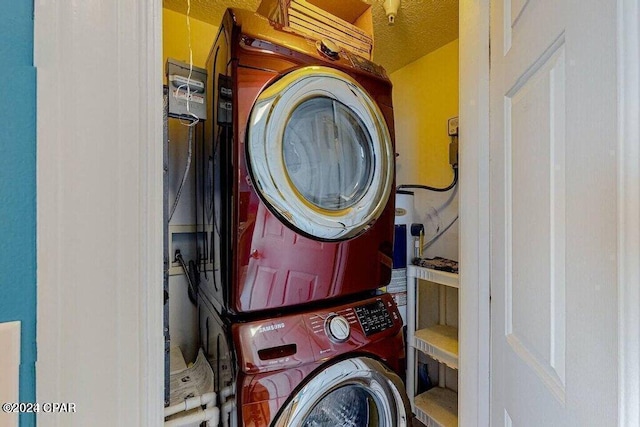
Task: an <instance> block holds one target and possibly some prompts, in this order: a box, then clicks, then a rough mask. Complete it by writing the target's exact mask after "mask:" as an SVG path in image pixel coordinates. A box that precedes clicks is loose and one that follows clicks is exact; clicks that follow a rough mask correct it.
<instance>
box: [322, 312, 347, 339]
mask: <svg viewBox="0 0 640 427" xmlns="http://www.w3.org/2000/svg"><path fill="white" fill-rule="evenodd" d="M325 330H326V332H327V335H328V336H329V339H330V340H331V341H334V342H345V341H346V340H347V339H348V338H349V333H350V332H351V327H350V326H349V321H348V320H347V319H346V318H345V317H344V316H340V315H337V314H334V315H332V316H329V317H328V318H327V320H326V321H325Z"/></svg>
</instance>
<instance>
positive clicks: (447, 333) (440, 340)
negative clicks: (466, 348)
mask: <svg viewBox="0 0 640 427" xmlns="http://www.w3.org/2000/svg"><path fill="white" fill-rule="evenodd" d="M414 348H415V349H416V350H420V351H421V352H423V353H424V354H426V355H427V356H431V357H432V358H434V359H436V360H437V361H439V362H442V363H444V364H445V365H447V366H448V367H450V368H452V369H458V329H457V328H454V327H452V326H445V325H435V326H431V327H429V328H425V329H420V330H418V331H415V333H414Z"/></svg>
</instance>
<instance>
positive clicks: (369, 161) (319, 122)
mask: <svg viewBox="0 0 640 427" xmlns="http://www.w3.org/2000/svg"><path fill="white" fill-rule="evenodd" d="M283 152H284V163H285V167H286V169H287V173H288V175H289V178H290V179H291V181H292V183H293V185H294V187H295V188H296V189H297V190H298V191H299V192H300V194H301V196H302V197H304V198H305V199H306V200H307V201H309V202H310V203H312V204H313V205H315V206H316V207H318V208H321V209H327V210H330V211H340V210H342V209H345V208H348V207H351V206H353V205H355V204H356V203H357V202H358V201H359V200H360V199H362V196H364V194H365V192H366V191H367V189H368V188H369V186H370V185H371V178H372V173H373V163H374V153H373V147H372V142H371V136H370V135H369V131H368V130H367V128H366V126H365V124H364V123H363V122H362V120H360V118H359V117H358V116H357V115H356V114H355V113H354V112H353V111H352V110H350V109H349V108H348V107H347V106H346V105H344V104H342V103H341V102H339V101H336V100H335V99H331V98H327V97H324V96H320V97H316V98H311V99H308V100H306V101H303V102H301V103H300V105H298V107H296V109H295V110H294V111H293V113H292V114H291V117H290V118H289V121H288V123H287V125H286V127H285V129H284V141H283Z"/></svg>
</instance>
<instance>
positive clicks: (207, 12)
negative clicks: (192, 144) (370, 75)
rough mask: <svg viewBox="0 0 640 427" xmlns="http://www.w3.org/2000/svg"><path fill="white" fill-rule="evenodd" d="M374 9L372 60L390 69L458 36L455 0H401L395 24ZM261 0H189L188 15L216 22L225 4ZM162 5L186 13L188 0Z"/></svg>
mask: <svg viewBox="0 0 640 427" xmlns="http://www.w3.org/2000/svg"><path fill="white" fill-rule="evenodd" d="M367 3H370V4H371V5H372V11H373V31H374V38H375V42H374V43H375V46H374V53H373V57H374V61H375V62H377V63H379V64H380V65H382V66H383V67H384V68H385V69H386V70H387V72H389V73H392V72H393V71H396V70H397V69H399V68H402V67H403V66H405V65H407V64H409V63H410V62H413V61H415V60H416V59H418V58H420V57H422V56H424V55H426V54H427V53H429V52H432V51H434V50H436V49H438V48H439V47H441V46H444V45H445V44H447V43H449V42H450V41H453V40H455V39H457V38H458V0H401V3H400V8H399V10H398V14H397V16H396V22H395V25H388V23H387V22H388V21H387V17H386V15H385V12H384V9H383V7H382V0H368V1H367ZM259 4H260V0H191V16H192V17H193V18H195V19H198V20H200V21H204V22H207V23H209V24H213V25H216V26H217V25H219V24H220V20H221V19H222V15H223V13H224V11H225V10H226V8H227V7H235V8H242V9H248V10H256V9H257V8H258V5H259ZM163 5H164V7H166V8H167V9H171V10H174V11H176V12H180V13H186V11H187V0H164V1H163Z"/></svg>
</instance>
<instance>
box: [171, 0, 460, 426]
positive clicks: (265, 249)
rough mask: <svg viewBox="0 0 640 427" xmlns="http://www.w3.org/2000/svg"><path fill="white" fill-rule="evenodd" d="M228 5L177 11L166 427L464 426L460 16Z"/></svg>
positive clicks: (182, 1)
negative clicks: (345, 41) (347, 40)
mask: <svg viewBox="0 0 640 427" xmlns="http://www.w3.org/2000/svg"><path fill="white" fill-rule="evenodd" d="M295 2H296V0H292V2H291V3H295ZM217 3H219V2H213V1H210V2H207V1H204V0H201V1H193V2H191V4H190V5H189V6H190V10H189V11H187V7H188V4H187V0H165V1H164V8H163V64H164V67H165V68H164V69H163V70H162V72H163V74H164V75H165V85H166V90H165V101H166V103H167V105H165V110H166V112H167V116H166V125H165V139H166V140H165V165H166V173H165V209H166V212H165V218H166V221H167V223H166V224H167V227H166V240H165V249H166V257H167V258H166V265H165V268H166V278H165V281H166V283H165V300H166V304H165V308H166V310H165V325H166V327H167V329H166V330H165V333H166V338H167V341H166V343H167V345H166V355H167V357H166V361H167V363H166V371H165V372H166V375H167V381H165V383H166V386H167V393H166V396H165V405H166V406H167V407H168V408H174V409H171V410H170V411H169V412H167V411H165V415H166V420H167V425H176V426H177V425H199V424H198V423H199V422H204V421H207V422H209V423H210V424H209V425H218V423H219V424H220V425H225V426H226V425H231V426H236V425H237V426H241V425H255V426H257V427H260V426H262V425H265V426H266V425H283V426H284V425H327V426H328V425H339V424H335V423H336V422H340V421H339V420H343V421H344V420H346V419H347V418H348V419H350V420H351V421H350V422H352V423H355V424H349V425H376V426H377V425H379V426H396V425H402V422H409V424H407V425H411V422H413V423H414V424H413V425H419V424H417V421H416V420H418V421H421V422H422V423H424V424H425V425H429V426H431V425H437V426H452V425H457V394H456V393H457V389H458V386H457V383H458V375H457V368H458V363H457V358H458V345H457V327H458V319H459V316H460V313H459V311H458V280H457V261H458V221H457V220H458V192H457V190H458V188H457V177H458V164H457V137H458V119H457V117H458V81H459V70H458V40H457V38H458V29H457V25H458V5H457V1H456V2H449V1H445V2H441V3H442V4H441V5H440V6H438V7H434V6H433V5H431V6H429V5H426V6H424V5H421V6H420V7H425V8H429V7H431V8H432V9H428V10H426V9H425V10H422V9H421V10H420V11H418V12H416V11H414V10H412V9H409V8H410V7H411V8H413V7H417V6H415V5H413V4H411V5H404V4H403V3H400V5H399V7H398V11H397V12H390V13H387V12H389V11H388V10H386V11H385V8H384V7H383V4H382V2H380V3H372V4H368V3H361V2H359V1H357V0H349V1H343V2H335V1H330V0H327V1H325V3H326V5H327V8H328V9H329V10H331V11H332V12H334V14H335V15H338V16H339V17H341V18H340V19H341V20H342V21H345V22H347V23H348V24H351V25H353V28H352V29H351V30H349V31H352V32H353V34H354V37H356V38H357V37H361V40H360V41H361V42H363V43H365V45H366V34H367V33H373V38H372V40H371V41H370V42H371V45H370V46H371V48H370V51H367V50H366V49H365V48H362V49H364V50H362V49H361V50H357V49H359V48H358V47H355V48H353V49H348V48H345V47H344V46H342V45H338V44H334V43H331V42H332V40H331V39H327V38H322V37H316V38H317V40H315V39H314V36H313V35H311V34H302V31H303V30H302V29H301V30H299V32H297V33H296V32H287V31H282V28H281V27H282V25H281V24H280V23H279V24H278V25H272V24H270V22H269V20H268V19H267V18H266V17H265V16H257V15H254V14H253V12H254V11H255V10H256V9H259V7H260V8H262V12H263V13H262V15H266V16H268V17H269V18H271V20H272V21H273V20H274V16H275V15H273V13H272V14H271V15H270V16H269V13H267V12H266V11H268V10H270V11H271V12H273V10H274V9H273V7H274V6H273V5H271V7H272V8H271V9H269V8H268V7H267V6H268V3H269V2H268V0H267V1H264V2H262V3H263V5H262V6H260V2H259V1H252V2H247V1H244V2H235V3H234V4H229V5H228V6H229V7H233V8H237V9H247V11H246V12H245V11H236V12H227V13H226V14H224V13H223V12H224V8H223V7H220V5H219V4H217ZM276 3H277V2H276ZM288 3H290V2H287V4H288ZM299 3H301V4H304V5H307V3H309V4H310V5H308V6H306V7H308V8H309V9H308V10H307V11H306V12H305V13H307V14H308V15H310V16H311V15H313V16H315V17H317V18H318V19H321V15H322V13H321V12H320V11H319V10H317V9H316V8H321V7H322V5H323V0H314V1H310V2H306V1H301V2H299ZM387 3H389V2H387ZM265 4H267V6H265ZM278 4H279V3H278ZM354 5H355V6H354ZM225 6H226V5H225ZM387 6H388V5H387ZM353 7H355V8H356V10H355V11H354V10H352V8H353ZM187 12H188V15H187ZM294 12H295V13H293V12H292V14H291V16H293V17H297V18H300V16H302V15H300V16H297V15H296V13H298V14H299V13H302V12H300V11H294ZM391 15H392V16H391ZM390 16H391V17H390ZM291 19H292V21H291V22H293V18H291ZM300 19H303V18H300ZM305 19H306V18H305ZM390 21H393V22H392V24H390V23H389V22H390ZM287 24H288V25H292V24H291V23H290V22H289V21H287ZM323 25H324V24H322V23H321V24H318V28H316V30H318V31H320V29H322V30H324V31H330V29H329V28H327V29H324V28H323V27H322V26H323ZM285 26H286V25H285ZM274 28H275V29H274ZM344 31H345V32H347V33H348V31H347V30H344ZM359 31H362V34H360V32H359ZM409 31H411V32H409ZM234 44H235V45H237V46H239V47H235V45H234ZM371 56H372V58H371ZM234 61H235V62H234ZM167 64H170V65H169V66H168V65H167ZM167 67H171V68H167ZM381 67H384V69H385V70H386V71H384V70H383V69H382V68H381ZM185 79H186V80H185ZM199 83H202V84H203V87H204V88H203V89H201V88H200V87H199V86H198V84H199ZM391 87H392V89H391ZM185 89H187V90H188V93H187V94H186V96H183V98H182V101H184V100H185V99H189V100H190V102H189V103H188V107H187V108H186V111H185V110H184V109H183V110H182V111H181V112H179V113H177V114H170V113H169V111H170V110H171V109H172V108H174V107H175V105H173V106H171V105H169V104H171V101H169V98H171V96H172V94H175V93H179V92H180V91H181V90H182V91H184V90H185ZM192 91H193V93H192ZM178 98H180V97H179V96H178ZM173 102H174V103H175V101H173ZM207 104H212V105H213V104H215V107H212V106H209V107H208V109H207V108H206V106H207ZM203 107H204V108H203ZM199 108H203V109H202V110H198V109H199ZM200 111H202V112H203V113H201V112H200ZM278 114H280V116H278ZM178 115H179V116H181V117H180V118H178V117H177V116H178ZM191 116H193V117H191ZM194 117H198V120H197V123H196V120H192V119H193V118H194ZM236 121H239V122H240V123H236ZM327 123H329V124H327ZM278 138H280V139H278ZM336 140H340V141H351V142H349V143H346V142H345V143H343V144H342V145H340V146H339V147H337V146H336V147H334V146H332V145H331V143H330V142H331V141H336ZM254 141H258V142H254ZM314 141H321V143H322V144H324V145H323V146H327V147H329V146H331V148H330V149H328V150H324V151H319V150H318V148H317V147H315V146H314V145H313V144H314ZM325 152H327V153H329V154H326V155H325V154H324V153H325ZM273 153H282V155H279V156H273ZM325 157H326V158H325ZM318 159H319V160H318ZM323 161H324V162H325V163H326V164H332V165H333V164H334V163H335V164H338V166H340V167H336V168H328V169H324V170H321V169H319V168H318V166H317V162H323ZM263 165H268V166H263ZM279 177H280V178H282V182H283V183H284V184H280V183H279V182H278V179H279ZM380 201H382V202H380ZM340 215H342V216H340ZM336 218H338V219H336ZM336 223H337V224H339V227H336V226H335V224H336ZM400 252H403V254H402V255H400ZM229 253H232V254H233V255H231V256H229V255H228V254H229ZM416 256H418V257H419V258H421V259H422V262H421V263H420V264H421V265H419V266H416V265H412V258H414V257H416ZM287 260H289V261H287ZM224 266H228V272H226V270H225V267H224ZM377 288H380V289H381V291H376V289H377ZM382 291H386V292H388V293H383V292H382ZM278 292H279V293H278ZM292 336H293V338H292ZM407 339H408V341H409V342H408V343H407V345H406V354H404V355H402V354H399V352H398V348H400V347H401V343H402V342H403V341H405V342H406V340H407ZM210 368H211V369H210ZM407 375H409V377H407ZM196 376H198V377H200V379H198V381H197V384H193V388H189V387H188V386H184V387H183V386H182V385H177V384H178V383H179V382H182V383H183V385H184V384H185V383H188V382H189V381H191V380H193V378H195V377H196ZM398 379H401V380H402V381H400V382H399V381H398ZM169 380H171V381H169ZM318 384H324V386H322V387H320V386H319V385H318ZM326 384H331V385H330V386H327V385H326ZM181 387H183V389H182V390H180V392H182V395H180V394H179V393H178V394H176V395H174V396H173V397H172V395H171V392H172V391H175V389H176V388H181ZM327 387H328V388H327ZM209 389H210V390H209ZM193 390H198V391H193ZM371 390H373V391H371ZM185 399H187V400H188V401H189V402H191V403H188V404H185V405H183V406H184V407H182V408H177V409H176V407H177V406H180V404H181V403H180V402H182V401H184V400H185ZM314 399H315V400H314ZM189 405H192V406H189ZM335 408H337V409H335ZM185 409H187V411H185ZM334 409H335V410H334ZM347 410H348V411H351V412H345V411H347ZM412 413H413V414H415V418H416V420H413V415H411V414H412ZM185 414H186V415H185ZM185 416H187V417H190V418H184V417H185ZM339 417H345V418H344V419H342V418H339ZM349 417H350V418H349ZM181 419H183V420H186V421H180V420H181ZM314 422H315V423H320V424H313V423H314ZM345 422H346V421H345ZM323 423H324V424H323Z"/></svg>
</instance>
